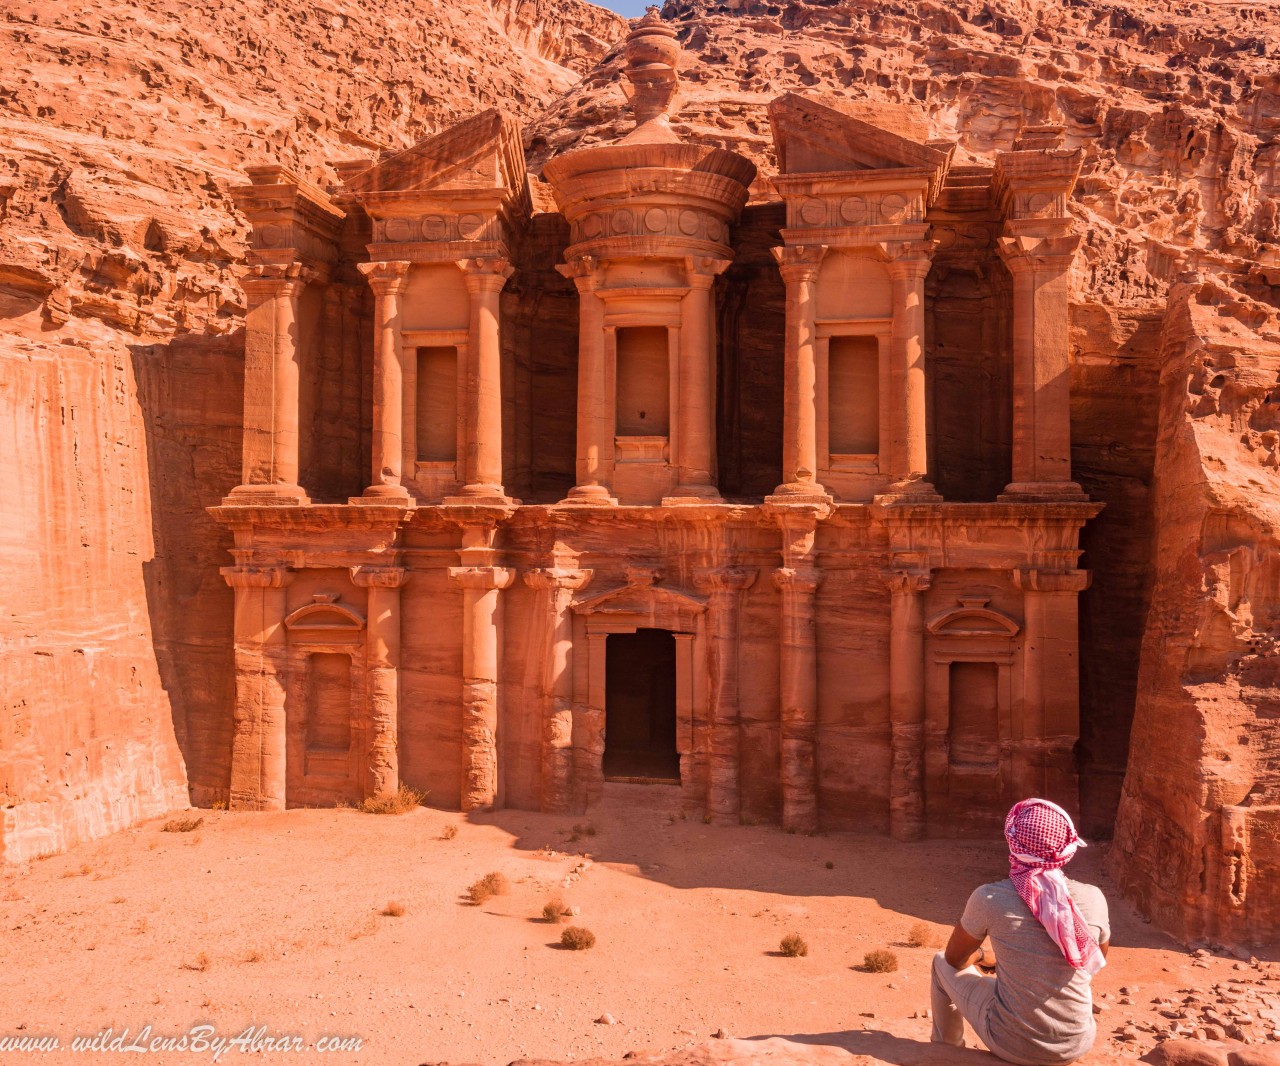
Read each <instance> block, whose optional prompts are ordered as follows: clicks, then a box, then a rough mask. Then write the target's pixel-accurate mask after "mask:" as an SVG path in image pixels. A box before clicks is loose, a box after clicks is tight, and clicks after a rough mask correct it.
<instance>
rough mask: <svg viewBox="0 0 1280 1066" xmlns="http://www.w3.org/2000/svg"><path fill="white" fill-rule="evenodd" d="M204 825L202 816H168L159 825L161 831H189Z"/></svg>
mask: <svg viewBox="0 0 1280 1066" xmlns="http://www.w3.org/2000/svg"><path fill="white" fill-rule="evenodd" d="M202 825H204V818H203V817H200V818H170V819H169V820H168V821H167V822H165V823H164V825H162V826H161V827H160V832H162V833H190V832H191V831H192V830H195V829H199V828H200V827H201V826H202Z"/></svg>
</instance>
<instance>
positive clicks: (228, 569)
mask: <svg viewBox="0 0 1280 1066" xmlns="http://www.w3.org/2000/svg"><path fill="white" fill-rule="evenodd" d="M218 573H220V574H221V575H222V579H223V580H224V581H225V582H226V583H227V584H228V585H230V586H231V587H232V588H233V589H279V588H284V587H285V586H286V585H288V584H289V582H290V581H292V580H293V571H292V570H290V569H289V568H288V567H287V566H252V565H249V564H240V565H237V566H223V567H220V568H219V569H218Z"/></svg>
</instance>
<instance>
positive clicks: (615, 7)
mask: <svg viewBox="0 0 1280 1066" xmlns="http://www.w3.org/2000/svg"><path fill="white" fill-rule="evenodd" d="M592 2H593V3H597V4H599V5H600V6H601V7H607V8H608V9H609V10H610V11H616V12H617V13H618V14H619V15H626V16H627V18H629V19H633V18H636V17H637V16H638V15H643V14H644V9H645V8H646V7H648V6H649V5H650V4H652V3H653V2H654V0H592Z"/></svg>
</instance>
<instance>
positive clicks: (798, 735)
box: [773, 566, 822, 833]
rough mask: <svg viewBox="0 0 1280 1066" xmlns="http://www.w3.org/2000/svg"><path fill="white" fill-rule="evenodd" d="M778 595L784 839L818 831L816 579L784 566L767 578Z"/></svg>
mask: <svg viewBox="0 0 1280 1066" xmlns="http://www.w3.org/2000/svg"><path fill="white" fill-rule="evenodd" d="M773 583H774V584H775V585H776V586H777V587H778V589H779V590H780V591H781V592H782V614H781V619H780V624H779V627H778V630H779V656H778V665H779V677H778V692H779V696H780V698H781V708H780V712H781V713H780V724H781V738H780V742H779V746H780V748H781V755H782V767H781V770H782V827H783V828H784V829H786V830H787V832H790V833H812V832H815V831H816V830H817V828H818V770H817V731H818V643H817V596H816V593H817V591H818V586H819V585H820V584H821V583H822V573H821V571H819V570H818V569H816V568H815V567H811V566H808V567H800V568H797V567H790V566H784V567H780V568H779V569H777V570H775V571H774V572H773Z"/></svg>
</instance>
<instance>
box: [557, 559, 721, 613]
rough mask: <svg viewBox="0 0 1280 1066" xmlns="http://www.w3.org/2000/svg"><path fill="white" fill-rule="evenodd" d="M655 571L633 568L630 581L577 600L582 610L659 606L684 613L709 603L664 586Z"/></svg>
mask: <svg viewBox="0 0 1280 1066" xmlns="http://www.w3.org/2000/svg"><path fill="white" fill-rule="evenodd" d="M656 581H657V575H656V574H655V573H653V572H652V571H648V570H643V569H633V571H632V572H630V573H628V575H627V583H626V584H625V585H621V586H619V587H617V588H612V589H609V590H608V591H606V592H601V593H599V594H597V595H595V596H591V597H589V598H587V599H582V600H579V601H577V602H576V603H575V604H574V605H573V609H574V610H575V611H577V612H578V613H579V614H617V615H650V614H654V613H656V611H657V610H658V609H660V608H664V607H665V608H667V609H669V610H674V611H676V612H678V613H682V614H688V615H693V614H698V613H700V612H702V611H704V610H706V607H707V598H706V597H705V596H699V595H696V594H693V593H688V592H681V591H679V590H677V589H668V588H661V587H659V586H658V585H657V584H656V583H655V582H656Z"/></svg>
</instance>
